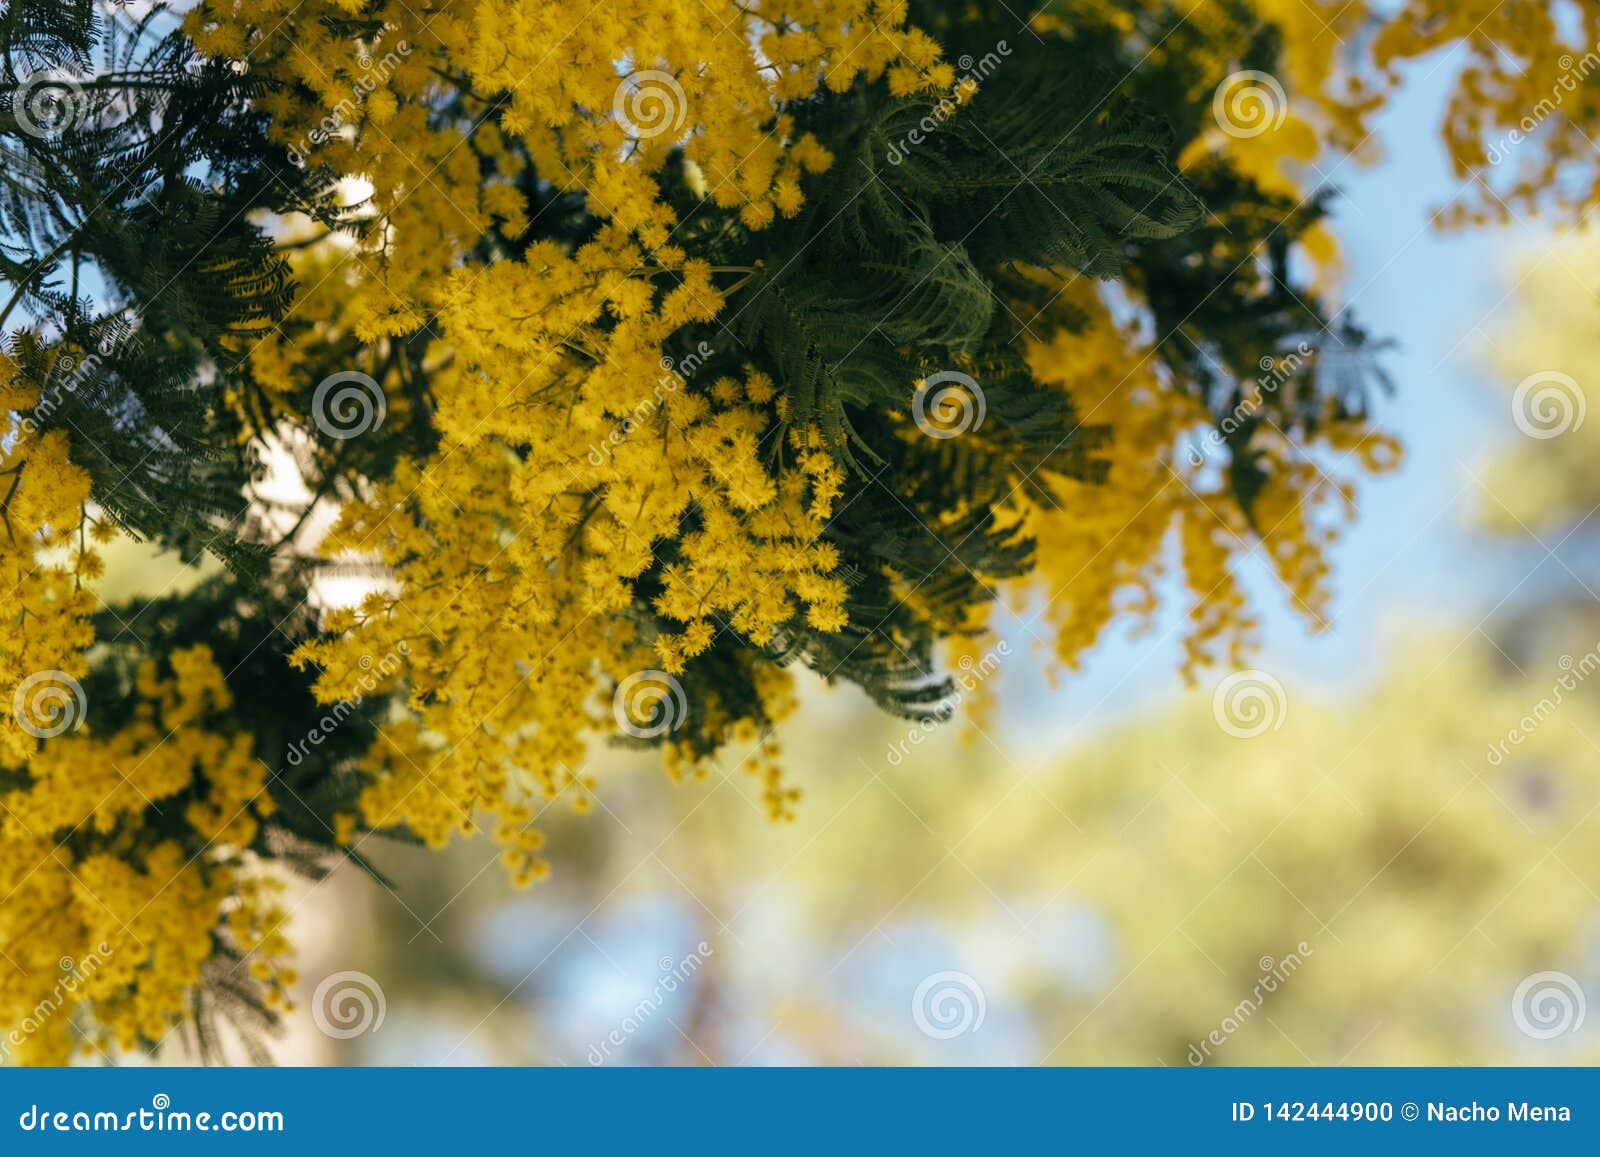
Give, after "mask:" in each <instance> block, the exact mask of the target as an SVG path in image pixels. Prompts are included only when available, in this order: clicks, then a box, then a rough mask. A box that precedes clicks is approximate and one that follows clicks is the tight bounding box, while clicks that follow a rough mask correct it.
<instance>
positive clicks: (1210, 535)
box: [1018, 283, 1399, 675]
mask: <svg viewBox="0 0 1600 1157" xmlns="http://www.w3.org/2000/svg"><path fill="white" fill-rule="evenodd" d="M1056 308H1058V309H1062V310H1066V311H1076V312H1078V313H1079V314H1080V315H1081V316H1082V317H1084V318H1087V319H1088V320H1087V322H1086V323H1085V324H1083V326H1082V328H1081V329H1080V330H1078V331H1077V332H1069V331H1067V330H1065V329H1063V330H1060V331H1058V332H1057V333H1056V334H1055V336H1054V337H1053V338H1052V339H1050V340H1049V341H1038V342H1034V343H1032V344H1031V346H1030V350H1029V357H1030V362H1031V365H1032V367H1033V371H1034V374H1035V375H1036V376H1037V377H1038V378H1039V380H1040V381H1044V382H1051V383H1055V384H1057V385H1059V386H1061V387H1062V388H1064V389H1066V390H1067V391H1068V392H1069V393H1070V394H1071V395H1072V398H1073V401H1074V402H1075V403H1077V406H1078V411H1079V413H1081V414H1082V415H1084V420H1085V421H1087V422H1095V423H1103V424H1105V425H1107V426H1108V427H1109V438H1110V444H1109V445H1108V446H1107V447H1106V448H1105V457H1106V459H1107V461H1108V463H1109V469H1108V472H1107V475H1106V477H1105V478H1104V480H1102V481H1098V482H1095V483H1085V482H1080V481H1076V480H1073V479H1070V478H1062V477H1052V478H1051V479H1050V485H1051V486H1052V488H1053V489H1054V491H1055V494H1056V497H1057V498H1058V500H1059V505H1058V506H1057V507H1055V508H1047V507H1044V506H1042V505H1040V504H1038V503H1037V502H1035V501H1032V500H1027V499H1024V506H1023V507H1022V508H1021V509H1020V510H1019V512H1018V517H1019V518H1020V519H1024V520H1025V521H1026V525H1027V527H1028V529H1029V530H1030V531H1031V532H1032V533H1033V534H1035V535H1036V536H1037V538H1038V540H1039V564H1038V571H1039V578H1038V580H1034V579H1030V580H1028V586H1027V587H1025V588H1024V592H1023V593H1026V592H1027V590H1028V589H1029V588H1031V585H1032V583H1033V582H1034V581H1042V582H1043V583H1044V584H1046V588H1047V589H1046V593H1047V595H1048V596H1049V598H1048V601H1047V603H1046V604H1045V609H1044V612H1043V614H1044V617H1045V618H1046V619H1047V620H1048V621H1049V622H1051V623H1052V624H1053V625H1054V627H1055V628H1056V631H1057V639H1056V654H1057V657H1058V659H1059V660H1060V661H1061V662H1062V663H1063V664H1065V665H1066V666H1067V667H1069V668H1075V667H1077V666H1078V664H1079V661H1080V660H1081V657H1082V656H1083V654H1084V652H1085V651H1087V650H1088V649H1089V648H1090V647H1091V646H1093V644H1094V643H1095V642H1096V641H1098V639H1099V638H1100V637H1101V635H1102V633H1103V632H1104V631H1105V629H1106V628H1107V626H1109V625H1110V624H1111V622H1112V621H1113V620H1114V619H1118V618H1120V617H1121V616H1123V615H1127V614H1131V615H1132V616H1134V617H1135V618H1136V619H1137V618H1141V617H1142V618H1148V617H1150V616H1151V615H1153V614H1154V612H1155V610H1156V609H1157V605H1158V599H1159V588H1160V586H1161V583H1162V580H1163V578H1164V574H1165V568H1166V565H1167V562H1168V555H1167V553H1166V551H1167V546H1168V543H1169V542H1170V541H1171V539H1172V536H1173V534H1174V533H1176V535H1177V541H1178V545H1179V549H1180V556H1181V565H1182V567H1183V571H1184V581H1185V584H1186V586H1187V589H1188V591H1189V595H1190V597H1191V599H1192V605H1191V608H1190V610H1189V614H1188V620H1189V621H1188V629H1187V633H1186V636H1185V638H1184V648H1185V652H1186V659H1185V663H1184V668H1185V672H1186V673H1187V674H1190V675H1192V674H1193V673H1194V672H1196V671H1197V670H1199V669H1201V668H1203V667H1208V666H1212V665H1215V664H1219V663H1221V664H1233V665H1236V666H1243V665H1246V663H1247V661H1248V658H1249V651H1250V648H1251V647H1252V645H1253V635H1254V629H1255V626H1256V622H1255V618H1254V616H1253V614H1252V612H1251V610H1250V608H1249V605H1248V602H1247V600H1246V598H1245V593H1244V590H1243V588H1242V586H1241V585H1240V581H1239V577H1238V574H1237V567H1238V565H1239V564H1240V563H1241V562H1242V561H1243V560H1244V559H1245V558H1246V557H1248V556H1250V555H1251V554H1252V553H1253V552H1254V550H1255V548H1256V545H1257V543H1258V542H1259V543H1260V545H1262V546H1263V547H1264V548H1265V556H1266V561H1267V564H1268V566H1269V567H1270V569H1271V570H1272V571H1273V573H1274V574H1276V576H1277V577H1278V579H1279V580H1280V581H1281V582H1282V583H1283V585H1284V587H1285V588H1286V589H1287V590H1288V591H1289V593H1290V596H1291V597H1292V599H1293V600H1294V603H1295V605H1296V607H1297V609H1298V610H1299V611H1300V612H1301V613H1302V614H1303V615H1304V616H1305V617H1306V619H1307V620H1308V621H1309V622H1310V623H1311V624H1312V625H1313V626H1315V627H1321V626H1324V625H1325V623H1326V615H1327V610H1328V600H1329V597H1330V592H1329V589H1328V586H1327V576H1328V564H1327V561H1326V557H1327V551H1328V548H1329V547H1330V546H1331V545H1332V543H1333V542H1334V541H1335V539H1336V538H1337V535H1338V531H1339V527H1340V525H1341V523H1342V522H1343V521H1344V520H1345V519H1346V518H1348V517H1349V516H1350V515H1352V514H1353V513H1354V510H1353V506H1352V491H1351V485H1350V483H1349V482H1348V481H1335V479H1334V477H1332V475H1333V474H1337V473H1339V472H1340V471H1341V470H1342V469H1343V468H1344V467H1345V465H1346V463H1347V462H1348V461H1349V460H1350V459H1351V458H1355V459H1356V465H1357V466H1358V467H1359V468H1360V470H1361V471H1362V472H1363V473H1379V472H1382V471H1384V470H1387V469H1390V468H1391V467H1393V466H1394V465H1395V464H1396V463H1397V462H1398V460H1399V447H1398V445H1397V443H1396V442H1395V441H1394V439H1393V438H1392V437H1390V436H1389V435H1387V434H1384V433H1382V432H1381V431H1379V430H1377V429H1374V428H1372V427H1371V426H1369V425H1366V424H1349V423H1328V424H1327V425H1325V426H1324V427H1322V428H1321V429H1320V430H1319V433H1318V435H1317V436H1316V437H1314V438H1310V439H1302V440H1297V439H1291V438H1289V437H1288V436H1287V435H1285V434H1284V433H1283V432H1282V431H1281V430H1278V429H1276V428H1275V427H1273V428H1269V429H1268V430H1267V431H1266V433H1265V435H1264V436H1263V435H1262V434H1260V433H1258V434H1257V436H1256V439H1255V441H1254V442H1253V444H1252V445H1253V447H1254V448H1255V449H1256V450H1257V451H1259V453H1260V454H1261V455H1262V468H1263V470H1264V473H1265V475H1266V481H1265V483H1264V484H1263V486H1262V488H1261V491H1260V493H1259V494H1258V495H1257V496H1256V498H1255V502H1254V503H1253V506H1252V513H1253V517H1252V518H1250V519H1247V518H1246V515H1245V514H1244V512H1243V511H1242V510H1241V509H1240V506H1239V503H1238V502H1237V500H1236V499H1235V498H1234V496H1233V495H1231V494H1230V493H1228V490H1227V484H1226V482H1225V480H1224V478H1223V476H1222V472H1221V470H1220V469H1219V467H1220V465H1221V463H1222V461H1223V459H1224V455H1225V454H1226V453H1227V451H1226V449H1225V447H1224V445H1223V444H1222V442H1221V441H1220V439H1219V437H1218V435H1217V433H1216V431H1215V427H1214V423H1215V419H1214V418H1213V417H1212V415H1210V414H1209V413H1207V412H1206V411H1205V409H1204V408H1203V407H1202V406H1201V405H1200V403H1199V401H1198V400H1196V399H1195V398H1194V397H1193V396H1192V395H1191V394H1188V393H1186V392H1184V391H1182V390H1179V389H1176V388H1174V386H1173V384H1172V382H1171V381H1170V380H1169V379H1168V378H1167V377H1166V376H1165V375H1164V374H1163V372H1162V371H1161V370H1160V369H1159V368H1158V363H1157V362H1156V361H1155V359H1154V358H1153V357H1152V356H1151V351H1150V348H1149V341H1148V339H1147V338H1146V337H1144V336H1143V335H1142V334H1140V333H1138V332H1136V331H1135V330H1134V329H1132V328H1130V327H1127V326H1123V325H1119V324H1118V323H1117V322H1116V321H1115V320H1113V319H1112V317H1111V316H1110V314H1109V312H1108V311H1107V309H1106V307H1105V306H1104V304H1103V303H1101V302H1100V301H1099V300H1098V298H1097V297H1096V295H1095V294H1094V291H1093V290H1092V289H1086V288H1084V287H1083V286H1082V285H1081V283H1080V284H1079V285H1077V286H1074V287H1072V288H1071V289H1069V290H1067V291H1066V292H1065V293H1064V294H1063V295H1062V297H1061V298H1060V299H1059V301H1058V304H1057V306H1056ZM1277 384H1278V383H1277V382H1275V380H1274V379H1273V378H1272V377H1270V376H1269V377H1267V378H1264V379H1263V380H1262V381H1258V382H1256V383H1252V384H1251V392H1250V393H1249V394H1247V395H1246V396H1245V398H1244V399H1243V400H1242V401H1241V402H1240V403H1239V410H1238V416H1239V418H1240V419H1243V418H1244V417H1246V416H1247V415H1248V414H1250V413H1253V412H1257V411H1259V409H1260V408H1261V406H1262V399H1263V396H1264V394H1265V393H1266V392H1267V391H1268V390H1269V389H1273V388H1276V386H1277ZM1319 459H1321V461H1320V462H1319ZM1029 493H1030V492H1029V491H1028V490H1026V489H1022V490H1019V491H1018V495H1019V497H1020V496H1024V495H1027V494H1029ZM1252 523H1253V525H1252Z"/></svg>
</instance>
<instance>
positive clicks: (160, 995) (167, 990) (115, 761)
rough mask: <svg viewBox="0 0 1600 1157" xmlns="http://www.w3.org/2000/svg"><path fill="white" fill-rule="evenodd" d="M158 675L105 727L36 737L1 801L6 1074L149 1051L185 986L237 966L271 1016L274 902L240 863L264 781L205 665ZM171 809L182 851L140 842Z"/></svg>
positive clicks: (283, 977)
mask: <svg viewBox="0 0 1600 1157" xmlns="http://www.w3.org/2000/svg"><path fill="white" fill-rule="evenodd" d="M170 668H171V669H170V673H169V674H166V675H163V674H162V673H161V672H160V671H159V670H158V669H157V666H156V664H155V663H154V662H148V663H146V664H144V665H143V666H142V667H141V669H140V670H139V672H138V675H137V679H136V682H137V687H136V693H137V695H138V706H137V708H136V710H135V713H134V716H133V718H132V719H131V720H130V721H129V722H128V723H127V724H126V725H125V726H124V727H123V728H121V729H120V730H118V731H116V732H115V733H114V734H111V735H108V736H105V737H103V738H102V737H99V736H93V735H90V734H87V733H86V732H82V731H80V732H76V733H73V734H70V735H62V736H60V737H54V738H51V739H50V740H49V741H48V742H46V743H44V744H43V745H42V746H40V747H39V749H38V751H37V753H36V754H35V755H34V756H33V758H32V759H31V761H30V762H29V763H28V764H27V768H26V772H25V775H26V781H25V786H23V787H21V788H18V789H15V790H12V791H10V792H8V793H7V794H6V796H5V817H4V819H3V820H0V839H3V840H4V843H5V848H6V853H7V854H6V855H5V856H4V857H3V858H0V895H3V896H4V897H5V900H4V903H3V904H0V943H3V944H4V946H5V960H6V963H5V966H4V969H5V976H4V983H0V1023H3V1024H4V1025H6V1026H7V1028H8V1033H9V1035H8V1036H6V1037H5V1038H3V1039H0V1046H3V1047H4V1048H5V1050H6V1051H7V1052H9V1053H13V1054H14V1055H15V1056H16V1057H18V1058H19V1059H22V1060H24V1061H28V1062H33V1063H63V1062H64V1061H65V1060H66V1059H67V1058H68V1057H69V1056H70V1055H71V1054H72V1053H73V1052H75V1051H78V1050H81V1049H93V1050H102V1051H103V1050H104V1049H106V1048H110V1047H112V1046H115V1047H118V1048H122V1049H132V1048H135V1047H138V1046H139V1045H141V1044H147V1045H153V1044H155V1043H158V1042H159V1041H161V1040H162V1039H163V1038H165V1037H166V1035H167V1034H168V1033H169V1032H170V1031H171V1029H172V1028H173V1027H174V1026H175V1025H176V1024H177V1023H178V1022H179V1020H180V1019H181V1018H182V1017H183V1016H185V1015H186V1014H187V1013H188V1012H189V1011H190V1008H191V999H192V994H193V991H194V989H195V987H196V986H197V985H198V984H199V983H200V981H201V976H202V971H203V970H205V969H207V968H212V969H220V970H221V971H222V972H224V973H225V972H226V971H227V969H228V968H229V967H230V964H229V961H230V960H231V961H233V965H234V966H242V965H243V963H244V961H245V960H246V959H248V960H249V964H248V967H249V968H250V970H251V975H252V976H254V978H255V979H256V980H257V981H260V982H261V983H262V984H263V987H264V990H265V999H266V1001H267V1002H268V1004H269V1005H271V1006H274V1007H284V1006H285V1005H286V1000H285V998H284V989H285V986H286V985H288V984H290V983H292V982H293V981H294V979H295V977H294V973H293V970H292V969H290V968H287V967H286V966H285V962H286V960H287V958H288V956H289V954H290V947H289V944H288V941H287V939H286V937H285V936H284V934H283V932H282V931H281V925H282V922H283V920H284V912H283V910H282V908H281V905H279V903H278V902H277V900H276V892H277V888H278V887H279V885H278V884H277V883H276V882H275V881H273V880H272V879H270V878H267V877H260V876H257V875H255V874H253V872H252V870H251V868H250V867H249V866H248V865H247V863H246V857H245V855H244V853H243V851H242V849H243V848H244V847H245V846H246V845H248V844H249V843H250V842H251V841H252V840H253V839H254V838H255V834H256V830H257V823H258V820H259V819H261V818H264V817H265V816H266V815H268V814H270V813H271V811H272V801H271V800H270V798H269V797H268V796H267V795H266V794H265V792H264V784H265V778H266V769H265V768H263V767H262V765H261V764H260V762H259V761H258V760H257V759H256V758H255V757H254V754H253V752H252V739H251V736H249V735H248V734H242V733H239V732H238V731H237V729H236V728H232V727H230V726H229V725H228V721H227V712H228V708H229V707H230V706H231V703H232V700H231V696H230V694H229V692H228V689H227V686H226V684H225V683H224V682H223V678H222V672H221V670H220V669H218V667H217V665H216V663H215V661H214V660H213V658H212V656H211V652H210V650H209V649H208V648H206V647H195V648H192V649H189V650H182V651H175V652H173V653H172V655H171V657H170ZM202 769H203V770H204V773H205V780H204V784H205V786H204V790H203V791H197V790H196V785H197V783H199V782H200V779H199V772H200V771H201V770H202ZM174 807H179V808H181V810H180V811H179V812H178V813H177V815H176V816H173V817H172V819H174V820H181V823H182V824H183V825H185V826H186V827H187V829H188V832H187V833H186V834H180V832H179V830H178V829H170V830H167V831H166V832H165V834H163V835H160V836H153V835H152V834H151V833H150V832H149V831H147V830H146V826H145V820H146V817H147V815H148V814H149V812H150V811H152V810H153V811H156V812H161V811H162V810H163V808H166V809H172V808H174ZM192 849H198V850H192Z"/></svg>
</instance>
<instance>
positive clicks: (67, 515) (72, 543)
mask: <svg viewBox="0 0 1600 1157" xmlns="http://www.w3.org/2000/svg"><path fill="white" fill-rule="evenodd" d="M38 398H39V389H38V387H37V386H35V385H30V384H28V383H25V382H23V381H22V380H21V379H20V378H19V376H18V371H17V366H16V363H15V362H13V361H12V360H11V359H10V358H8V357H4V356H3V355H0V416H4V415H5V414H6V413H8V412H19V411H27V410H31V409H32V408H33V407H34V406H35V405H36V404H37V402H38ZM68 449H69V447H68V440H67V435H66V434H64V433H62V432H61V431H59V430H52V431H50V432H48V433H45V434H43V435H37V434H35V433H33V432H32V431H31V429H30V428H29V427H28V426H25V425H19V426H17V427H16V428H15V429H13V430H12V431H11V432H10V433H9V435H8V436H6V437H4V438H3V439H0V584H3V585H0V589H3V590H4V591H5V592H6V594H7V598H6V607H7V613H6V614H5V616H4V617H0V691H4V692H5V694H6V698H5V709H4V710H0V769H4V768H17V767H21V766H22V765H24V764H25V763H26V762H27V761H28V759H29V758H30V757H31V756H32V755H33V753H34V751H35V750H36V749H37V747H38V737H39V733H40V732H43V731H49V730H53V729H54V728H55V727H57V725H58V724H59V725H61V726H65V725H67V724H69V723H70V722H71V721H72V712H74V711H76V710H77V705H76V704H74V703H72V702H70V699H71V689H72V681H74V680H77V679H80V678H82V677H83V675H84V674H85V671H86V664H85V663H84V660H83V651H84V649H85V648H87V647H88V646H89V644H90V643H91V642H93V640H94V632H93V629H92V628H91V627H90V626H89V621H88V617H89V614H90V612H92V611H93V610H94V607H95V599H94V595H93V594H92V592H90V591H89V590H88V589H86V587H85V585H84V582H85V580H87V579H92V578H93V577H95V575H97V574H98V573H99V567H100V561H99V557H98V555H96V554H95V552H94V551H93V550H92V549H90V547H89V544H88V541H87V537H88V534H89V532H90V531H91V530H92V531H93V532H94V537H95V539H96V541H102V540H103V538H104V536H105V534H107V533H108V531H107V529H106V528H105V527H103V526H102V525H91V520H90V519H89V518H88V516H87V515H86V513H85V504H86V503H87V502H88V500H89V476H88V474H87V473H85V472H84V471H83V470H82V469H81V468H80V467H77V466H75V465H73V464H72V462H71V460H70V459H69V457H68ZM63 696H64V697H65V698H63Z"/></svg>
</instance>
